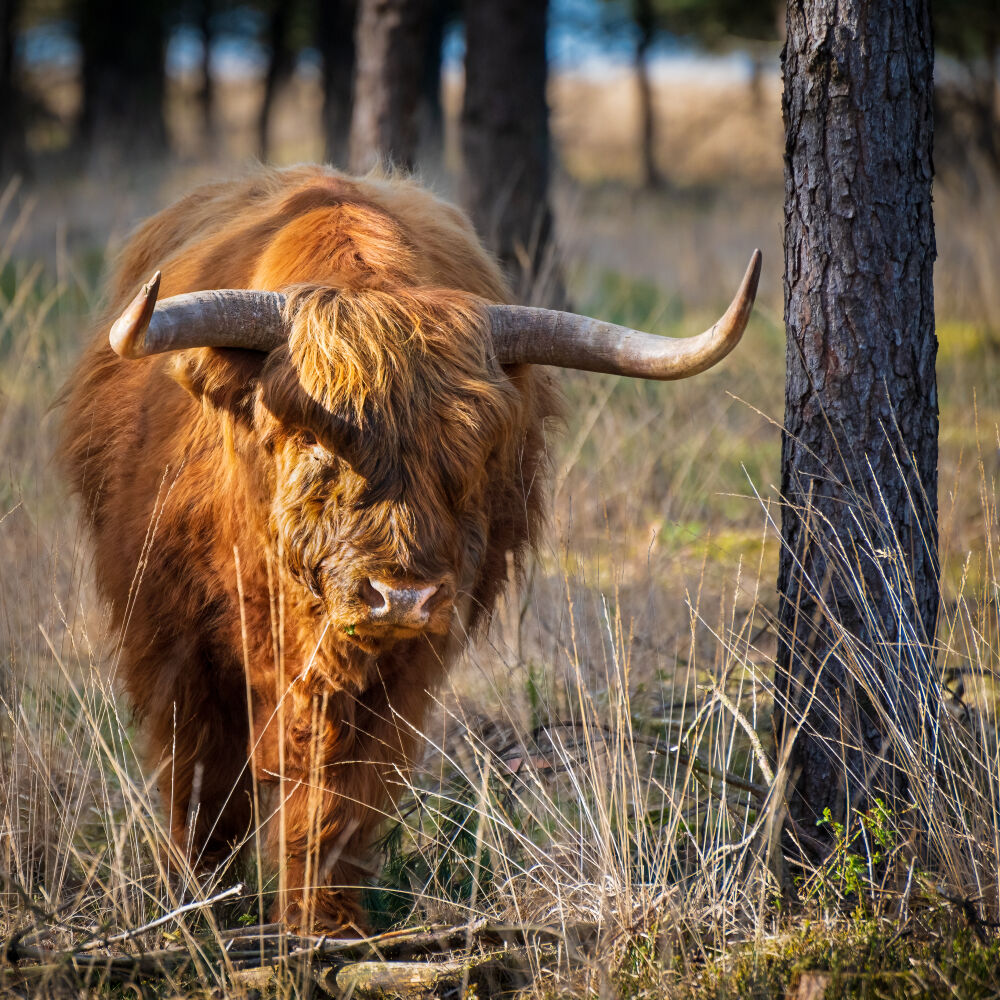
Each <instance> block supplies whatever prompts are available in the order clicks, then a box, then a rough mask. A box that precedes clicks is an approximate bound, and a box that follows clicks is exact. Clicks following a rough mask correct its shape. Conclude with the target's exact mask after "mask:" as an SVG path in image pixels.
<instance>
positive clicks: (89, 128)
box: [74, 0, 170, 156]
mask: <svg viewBox="0 0 1000 1000" xmlns="http://www.w3.org/2000/svg"><path fill="white" fill-rule="evenodd" d="M74 6H75V10H74V15H75V17H74V19H75V24H76V31H77V36H78V38H79V41H80V49H81V54H82V67H81V84H82V91H83V101H82V107H81V111H80V118H79V122H78V132H79V138H80V140H81V141H82V142H83V144H84V145H85V146H87V147H89V148H91V149H96V148H98V146H100V147H102V148H107V149H109V150H114V151H117V152H119V153H120V152H124V151H128V153H129V155H133V156H134V155H137V154H138V155H157V154H160V153H162V152H164V151H165V150H166V148H167V129H166V121H165V119H164V108H163V100H164V95H165V92H166V48H167V23H166V22H167V13H168V8H169V7H170V4H169V2H168V0H142V2H141V3H140V2H136V0H75V4H74Z"/></svg>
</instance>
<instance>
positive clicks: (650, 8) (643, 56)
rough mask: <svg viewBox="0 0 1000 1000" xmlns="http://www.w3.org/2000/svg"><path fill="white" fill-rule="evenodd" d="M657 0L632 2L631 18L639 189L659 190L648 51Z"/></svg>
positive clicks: (654, 30)
mask: <svg viewBox="0 0 1000 1000" xmlns="http://www.w3.org/2000/svg"><path fill="white" fill-rule="evenodd" d="M655 2H656V0H632V18H633V20H634V21H635V26H636V28H638V29H639V31H638V39H637V41H636V45H635V78H636V83H637V84H638V87H639V135H640V137H641V138H640V143H641V148H642V186H643V187H646V188H655V187H660V186H661V184H662V183H663V179H662V178H661V177H660V172H659V171H658V170H657V169H656V136H655V128H656V120H655V116H654V112H653V87H652V84H651V83H650V80H649V48H650V46H651V45H652V44H653V41H654V39H655V38H656V8H655V6H654V5H655Z"/></svg>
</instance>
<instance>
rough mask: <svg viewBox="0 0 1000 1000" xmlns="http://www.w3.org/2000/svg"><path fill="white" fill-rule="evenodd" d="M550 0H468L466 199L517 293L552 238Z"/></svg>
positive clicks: (530, 285)
mask: <svg viewBox="0 0 1000 1000" xmlns="http://www.w3.org/2000/svg"><path fill="white" fill-rule="evenodd" d="M547 14H548V2H547V0H466V4H465V96H464V99H463V104H462V155H463V160H464V172H463V200H464V202H465V206H466V208H467V209H468V210H469V213H470V214H471V216H472V220H473V222H474V223H475V224H476V228H477V230H478V231H479V235H480V236H481V237H483V239H485V241H486V243H487V245H488V246H489V247H490V248H491V249H492V250H493V252H494V253H495V254H496V255H497V256H498V257H499V259H500V262H501V263H502V264H503V265H504V267H505V268H506V270H507V272H508V276H509V278H510V279H511V282H512V285H513V287H514V291H515V293H516V294H517V296H518V297H519V298H522V299H523V298H525V297H528V296H529V295H531V294H532V293H533V292H534V293H535V294H536V297H537V289H536V288H535V284H536V279H537V277H538V274H539V272H540V270H541V269H542V268H543V267H544V265H545V263H546V251H547V250H548V248H549V243H550V241H551V239H552V228H553V227H552V212H551V210H550V208H549V201H548V186H549V109H548V104H547V102H546V95H545V86H546V79H547V71H548V67H547V63H546V52H545V29H546V22H547Z"/></svg>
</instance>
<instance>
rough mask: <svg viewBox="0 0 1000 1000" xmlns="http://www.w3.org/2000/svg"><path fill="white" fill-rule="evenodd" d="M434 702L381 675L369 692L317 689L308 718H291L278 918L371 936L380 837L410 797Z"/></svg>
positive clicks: (278, 822)
mask: <svg viewBox="0 0 1000 1000" xmlns="http://www.w3.org/2000/svg"><path fill="white" fill-rule="evenodd" d="M427 701H428V696H427V694H426V691H425V690H424V689H423V688H422V687H420V688H418V687H416V686H415V685H412V684H410V685H393V686H392V687H390V686H388V685H386V684H385V683H384V681H383V679H382V677H381V675H380V676H379V678H378V683H377V684H376V685H374V686H372V687H370V688H369V689H368V690H366V691H365V692H363V693H362V694H361V695H354V694H352V693H348V692H337V693H336V694H330V693H329V692H327V693H323V692H320V691H316V692H314V693H313V695H312V698H311V700H310V704H309V706H308V713H307V714H306V713H302V712H301V711H300V712H297V713H296V714H295V716H294V717H293V718H291V719H290V720H289V725H288V726H287V727H286V730H287V733H286V758H285V768H286V770H285V776H284V778H283V780H282V781H281V783H280V786H279V787H280V789H281V796H280V803H279V805H278V809H277V812H276V815H275V822H274V823H272V827H271V835H270V841H271V844H272V850H273V852H274V856H276V857H278V858H280V859H281V860H282V862H283V866H284V880H283V882H284V890H283V892H282V893H280V894H279V898H278V900H277V901H276V903H275V906H274V909H273V911H272V916H273V919H277V920H283V921H285V922H286V923H288V924H290V925H295V926H297V927H301V928H303V929H307V930H321V931H326V932H329V931H337V932H340V933H363V932H364V930H365V928H366V925H367V921H366V919H365V917H364V912H363V910H362V907H361V887H362V885H363V884H364V882H365V881H366V879H367V878H369V877H370V876H371V874H372V869H371V865H370V852H371V844H372V840H373V838H374V835H375V831H376V830H377V828H378V826H379V825H380V824H381V823H382V822H383V821H384V820H385V818H386V815H387V813H388V812H389V810H390V807H391V806H392V804H393V803H394V802H395V801H396V800H397V799H398V798H399V796H400V794H401V792H402V790H403V787H404V786H403V780H402V779H403V776H405V775H406V774H407V773H408V772H409V770H410V768H411V766H412V763H413V756H414V747H415V744H416V738H415V734H414V731H415V729H416V728H417V727H418V726H419V724H420V722H421V720H422V717H423V713H424V710H425V708H426V705H427ZM300 704H301V703H300ZM302 707H305V706H302ZM304 715H305V717H306V718H308V719H309V724H306V722H305V720H304V717H303V716H304Z"/></svg>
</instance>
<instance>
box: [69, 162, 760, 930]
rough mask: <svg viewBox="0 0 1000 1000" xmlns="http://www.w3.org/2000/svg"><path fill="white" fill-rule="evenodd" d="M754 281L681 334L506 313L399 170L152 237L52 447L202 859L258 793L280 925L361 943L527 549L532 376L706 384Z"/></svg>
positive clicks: (250, 204)
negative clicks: (152, 278) (460, 690)
mask: <svg viewBox="0 0 1000 1000" xmlns="http://www.w3.org/2000/svg"><path fill="white" fill-rule="evenodd" d="M155 269H160V270H161V271H162V275H163V277H162V288H160V289H158V288H157V282H151V283H150V285H148V286H146V287H145V288H143V289H142V290H141V291H140V292H139V294H138V295H136V289H138V288H139V286H140V285H141V284H142V282H143V281H144V280H145V279H147V278H148V277H149V275H150V273H151V272H153V271H154V270H155ZM758 270H759V256H758V255H755V257H754V260H753V261H752V262H751V267H750V269H749V270H748V272H747V277H746V278H745V279H744V284H743V287H742V288H741V289H740V292H739V294H738V296H737V298H736V300H734V303H733V305H732V306H731V307H730V310H729V312H727V314H726V316H725V317H724V318H723V320H722V321H720V323H718V324H716V326H715V327H713V328H712V329H711V330H708V331H706V332H705V333H704V334H702V335H701V336H700V337H694V338H691V339H689V340H683V341H673V340H668V339H666V338H660V337H651V336H649V335H647V334H642V333H638V332H636V331H626V330H622V329H621V328H617V327H612V326H610V325H608V324H602V323H598V322H596V321H594V320H588V319H585V318H583V317H576V316H573V315H571V314H566V313H556V312H549V311H546V310H539V309H528V308H524V307H515V306H506V305H501V303H504V302H505V300H506V299H507V295H508V293H507V289H506V287H505V285H504V281H503V278H502V277H501V274H500V272H499V270H498V269H497V266H496V264H495V263H494V262H493V260H491V259H490V257H489V256H488V255H487V254H486V253H485V252H484V250H483V249H482V247H481V246H480V244H479V241H478V240H477V238H476V236H475V234H474V232H473V230H472V228H471V226H470V224H469V222H468V220H467V219H466V218H465V216H464V215H462V214H461V213H460V212H459V211H457V210H456V209H455V208H453V207H451V206H450V205H447V204H443V203H442V202H440V201H438V200H437V199H435V198H434V197H433V196H432V195H430V194H429V193H428V192H426V191H425V190H422V189H421V188H420V187H418V186H417V185H416V184H414V183H412V182H409V181H405V180H399V179H392V178H387V179H380V178H368V179H364V180H355V179H351V178H349V177H346V176H343V175H341V174H339V173H336V172H334V171H332V170H330V169H326V168H319V167H309V168H295V169H289V170H281V171H261V172H259V173H256V174H254V175H253V176H251V177H249V178H248V179H246V180H243V181H239V182H234V183H225V184H217V185H212V186H208V187H204V188H201V189H199V190H197V191H195V192H194V193H193V194H191V195H189V196H188V197H187V198H185V199H183V200H182V201H180V202H178V203H177V204H176V205H174V206H173V207H171V208H168V209H167V210H165V211H163V212H161V213H160V214H159V215H157V216H155V217H154V218H152V219H151V220H149V221H148V222H147V223H146V224H145V225H144V226H142V228H141V229H140V230H139V231H138V232H137V233H136V234H135V236H133V237H132V239H131V240H130V242H129V243H128V245H127V247H126V248H125V251H124V253H123V255H122V258H121V261H120V262H119V265H118V268H117V271H116V274H115V277H114V279H113V282H112V285H111V295H110V298H111V302H110V308H109V310H108V312H107V315H106V316H105V317H104V319H103V320H102V321H101V322H100V323H99V324H98V329H97V333H96V336H95V338H94V340H93V341H92V343H91V344H90V346H89V347H88V349H87V351H86V354H85V355H84V358H83V361H82V362H81V364H80V367H79V369H78V371H77V372H76V374H75V375H74V376H73V378H72V380H71V382H70V384H69V386H68V388H67V396H66V412H65V420H64V426H63V438H62V455H63V460H64V463H65V466H66V469H67V470H68V474H69V476H70V478H71V480H72V483H73V486H74V487H75V489H76V490H77V491H78V492H79V494H80V495H81V497H82V500H83V504H84V508H85V511H86V516H87V518H88V519H89V521H90V524H91V526H92V529H93V535H94V541H95V551H96V568H97V577H98V582H99V585H100V589H101V592H102V593H103V595H104V596H105V597H106V598H107V599H108V600H109V601H110V603H111V606H112V608H113V618H114V624H115V625H116V627H117V628H118V630H119V631H120V634H121V642H122V657H121V668H120V670H121V675H122V678H123V681H124V686H125V689H126V691H127V693H128V695H129V697H130V698H131V701H132V703H133V705H134V706H135V708H136V710H137V713H138V716H139V718H140V719H141V720H142V724H143V727H144V732H145V735H146V737H147V738H148V762H149V766H150V768H151V769H156V773H157V774H158V780H159V783H160V786H161V788H162V789H163V792H164V795H163V797H164V809H165V811H166V814H167V816H168V817H169V822H170V828H171V833H172V835H173V837H174V839H175V841H176V843H177V844H178V845H179V846H180V847H182V848H183V849H186V850H189V851H190V852H191V853H192V860H193V861H195V862H196V863H197V864H199V865H203V866H210V865H213V864H215V863H217V862H218V861H219V860H221V859H222V858H223V857H225V856H227V855H228V854H229V853H230V852H231V851H232V850H233V849H234V848H235V847H237V846H238V845H240V844H241V843H243V842H244V841H245V840H246V839H247V837H248V834H249V831H250V830H251V829H252V826H253V824H254V823H256V822H261V820H259V819H256V818H255V817H254V815H253V807H254V798H255V789H256V790H257V792H259V791H260V786H261V785H269V786H271V788H272V789H274V790H276V791H277V793H278V794H276V795H272V799H273V800H274V802H275V803H277V804H276V805H275V806H274V810H275V813H276V815H277V817H278V819H277V820H273V821H271V822H270V823H269V824H268V842H269V843H270V851H271V854H272V858H273V860H275V861H276V862H278V863H281V864H282V866H283V870H284V889H283V891H282V892H281V893H279V897H278V903H277V904H276V912H275V918H280V919H284V920H286V921H288V922H290V923H292V924H295V925H298V926H311V927H315V928H324V929H337V928H343V927H345V926H351V925H353V926H355V927H357V926H360V925H362V924H363V921H362V918H361V913H360V910H359V904H358V896H357V888H356V887H357V886H358V885H359V883H360V882H361V879H362V876H363V873H364V856H365V851H366V849H367V848H368V846H369V843H370V839H371V836H372V833H373V830H374V828H375V827H376V825H377V824H378V823H379V821H380V820H381V819H382V817H383V816H384V815H385V812H386V810H387V808H388V807H389V806H390V804H391V803H392V802H393V801H394V799H395V797H396V795H397V790H398V788H399V786H400V775H401V774H405V773H406V770H407V768H408V767H409V765H410V762H411V760H412V756H413V753H414V751H415V749H416V746H415V738H414V732H415V730H417V729H418V728H419V726H420V724H421V720H422V718H423V715H424V711H425V708H426V707H427V704H428V701H429V697H430V695H429V692H431V691H432V690H433V689H434V687H435V685H436V684H437V683H438V682H439V681H440V679H441V677H442V676H443V673H444V671H445V669H446V668H447V665H448V664H449V662H450V661H452V660H453V659H454V658H455V656H456V654H457V652H458V651H459V650H460V649H461V647H462V646H463V644H464V643H465V642H466V640H467V637H468V635H469V634H470V632H474V631H475V629H476V627H477V626H481V625H482V624H483V623H485V622H486V621H488V619H489V616H490V612H491V610H492V609H493V606H494V603H495V601H496V599H497V596H498V594H499V592H500V590H501V588H502V587H503V586H504V583H505V582H506V580H507V576H508V573H507V560H508V555H507V554H508V553H513V555H514V558H515V560H518V559H519V558H520V557H521V556H522V555H523V554H524V552H525V551H526V549H527V547H528V546H530V545H531V544H532V543H533V542H534V541H535V538H536V532H537V530H538V526H539V522H540V521H541V511H542V507H543V492H544V490H543V484H544V482H545V473H546V467H545V455H544V449H543V442H542V422H543V420H544V419H545V417H546V416H547V415H549V414H552V413H553V412H554V411H555V410H556V400H555V397H554V393H553V390H552V388H551V387H550V384H549V381H548V379H547V377H546V376H545V375H544V374H543V369H541V368H539V367H537V364H539V363H543V364H555V365H563V366H568V367H576V368H584V369H588V370H592V371H605V372H620V373H625V374H630V375H636V376H641V377H649V378H680V377H683V376H685V375H689V374H694V373H695V372H696V371H700V370H702V369H703V368H706V367H708V366H709V365H710V364H713V363H714V362H715V361H716V360H718V359H719V358H720V357H722V356H723V355H724V354H725V353H727V352H728V350H729V349H731V347H732V346H733V345H734V344H735V343H736V341H737V340H738V339H739V336H740V334H741V333H742V330H743V327H744V326H745V324H746V319H747V316H748V314H749V310H750V306H751V304H752V301H753V295H754V292H755V290H756V282H757V273H758ZM251 289H252V290H256V291H247V290H251ZM211 290H223V291H211ZM279 290H280V293H279ZM158 292H162V293H163V296H165V297H166V298H164V300H163V301H161V302H160V303H159V305H157V304H156V301H157V294H158ZM182 293H183V294H182ZM133 296H135V298H134V300H133ZM130 300H132V302H131V305H128V303H129V302H130ZM126 306H127V308H126ZM154 307H155V308H154ZM115 316H120V318H119V320H118V322H117V323H116V324H115V325H114V328H113V330H112V332H111V344H110V345H109V343H108V328H109V326H110V325H111V320H112V318H113V317H115ZM112 347H113V348H114V349H112ZM258 797H259V796H258ZM262 811H263V810H262ZM265 819H266V817H265Z"/></svg>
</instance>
